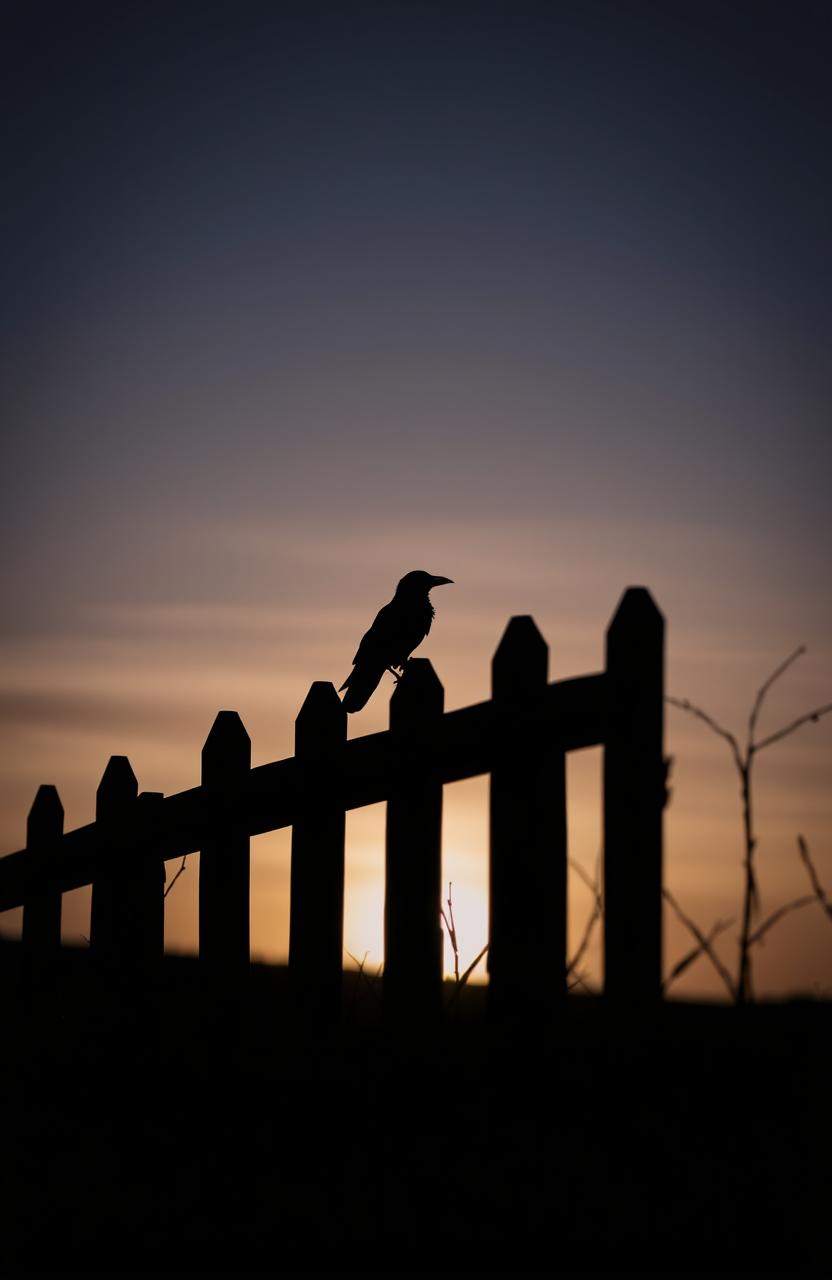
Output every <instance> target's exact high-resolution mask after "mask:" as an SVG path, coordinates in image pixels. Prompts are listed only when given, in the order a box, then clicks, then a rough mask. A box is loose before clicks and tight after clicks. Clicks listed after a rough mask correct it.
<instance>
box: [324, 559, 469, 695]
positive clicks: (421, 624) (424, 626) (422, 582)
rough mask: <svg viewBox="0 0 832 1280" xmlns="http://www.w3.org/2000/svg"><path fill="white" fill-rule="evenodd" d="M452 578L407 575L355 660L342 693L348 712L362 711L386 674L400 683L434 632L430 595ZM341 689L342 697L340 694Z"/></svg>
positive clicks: (417, 573)
mask: <svg viewBox="0 0 832 1280" xmlns="http://www.w3.org/2000/svg"><path fill="white" fill-rule="evenodd" d="M452 581H453V579H452V578H437V577H435V576H434V575H433V574H432V573H425V571H424V570H423V569H414V570H413V571H412V573H406V574H405V575H404V577H403V578H402V580H401V582H400V583H399V585H398V586H397V587H396V594H395V595H394V596H393V599H392V600H391V601H390V603H389V604H386V605H385V606H384V608H383V609H379V611H378V613H377V614H376V617H375V621H374V622H373V625H372V626H371V627H370V630H369V631H368V632H367V633H366V635H364V636H363V637H362V640H361V644H360V645H359V646H358V652H357V653H356V655H355V657H354V658H353V660H352V663H353V669H352V671H351V672H350V674H349V675H348V676H347V678H346V680H345V681H344V683H343V684H342V685H341V689H346V691H347V692H346V693H345V694H344V698H343V705H344V709H345V710H346V711H360V710H361V708H362V707H364V706H366V704H367V701H368V700H369V698H370V697H371V695H372V694H373V692H374V691H375V689H376V687H377V685H378V682H379V680H380V679H381V677H382V676H383V675H384V673H385V671H390V672H392V674H393V675H394V676H395V678H396V680H399V679H400V677H401V675H402V674H403V673H404V668H405V663H406V662H407V660H408V658H409V657H410V655H411V653H412V652H413V650H414V649H415V648H416V646H417V645H418V644H421V643H422V641H423V640H424V638H425V636H426V635H427V634H428V632H429V631H430V624H431V622H432V621H433V605H432V604H431V602H430V596H429V594H428V593H429V592H430V590H431V588H432V587H441V586H442V585H443V583H446V582H452ZM340 691H341V690H340V689H339V691H338V692H339V693H340Z"/></svg>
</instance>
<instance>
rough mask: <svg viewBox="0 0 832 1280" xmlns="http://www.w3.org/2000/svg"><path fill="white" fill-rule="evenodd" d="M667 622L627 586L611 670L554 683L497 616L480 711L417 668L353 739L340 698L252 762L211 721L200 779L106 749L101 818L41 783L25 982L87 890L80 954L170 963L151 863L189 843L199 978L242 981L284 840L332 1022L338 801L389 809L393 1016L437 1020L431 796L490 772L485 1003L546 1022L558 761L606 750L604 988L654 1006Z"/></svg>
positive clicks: (301, 1002)
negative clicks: (179, 787) (281, 833)
mask: <svg viewBox="0 0 832 1280" xmlns="http://www.w3.org/2000/svg"><path fill="white" fill-rule="evenodd" d="M663 686H664V620H663V618H662V615H661V614H660V612H659V611H658V609H657V608H656V606H655V604H654V602H653V600H652V598H651V596H650V594H649V592H648V591H647V590H645V589H644V588H642V587H633V588H630V589H629V590H628V591H626V592H625V594H624V596H623V597H622V600H621V602H620V604H619V607H618V609H617V611H616V613H615V615H614V617H613V619H612V621H611V623H610V626H609V628H608V630H607V637H606V668H605V670H604V671H603V672H600V673H598V674H594V675H587V676H581V677H579V678H576V679H570V680H560V681H555V682H554V683H549V680H548V647H547V645H546V643H545V641H544V639H543V637H542V636H541V634H540V632H539V631H538V629H537V627H536V625H535V623H534V621H533V619H532V618H531V617H528V616H524V617H514V618H512V619H511V621H510V622H509V624H508V626H507V628H506V630H505V633H504V635H503V638H502V640H501V642H500V645H499V647H498V648H497V651H496V653H495V655H494V659H493V663H492V696H491V699H490V701H488V702H482V703H478V704H476V705H474V706H469V707H464V708H462V709H460V710H457V711H451V712H444V691H443V687H442V685H441V683H440V682H439V680H438V678H437V676H436V674H435V672H434V670H433V667H432V666H431V664H430V662H428V661H426V660H424V659H412V660H411V661H410V663H409V664H408V666H407V670H406V674H405V676H404V678H403V679H402V680H401V681H400V682H399V684H398V685H397V686H396V689H395V691H394V693H393V695H392V698H391V700H390V727H389V729H388V730H386V731H385V732H382V733H375V734H370V735H367V736H365V737H360V738H356V739H353V740H352V741H349V742H348V741H347V725H346V714H345V712H344V710H343V707H342V705H341V702H340V700H339V698H338V695H337V694H336V692H335V688H334V686H333V685H332V684H330V683H327V682H323V681H316V682H315V683H314V684H313V685H312V687H311V688H310V690H309V694H308V696H307V698H306V700H305V702H304V704H303V706H302V708H301V710H300V713H299V715H298V717H297V720H296V722H295V754H294V756H293V757H290V758H289V759H286V760H279V761H276V762H274V763H272V764H266V765H261V766H259V767H258V768H256V769H252V768H251V743H250V740H249V737H248V734H247V733H246V730H245V728H244V727H243V724H242V721H241V720H240V717H239V716H238V715H237V713H236V712H234V711H220V712H219V714H218V715H217V718H216V720H215V722H214V725H213V728H212V729H211V732H210V734H209V735H208V739H207V741H206V743H205V746H204V748H203V751H202V782H201V785H200V786H199V787H194V788H193V789H191V790H189V791H183V792H180V793H179V794H176V795H171V796H163V795H162V794H161V793H152V792H145V793H142V794H139V793H138V784H137V781H136V777H135V775H134V773H133V770H132V769H131V767H130V764H129V761H128V760H127V758H126V757H125V756H113V757H112V758H111V759H110V762H109V764H108V765H107V768H106V770H105V772H104V776H103V777H102V779H101V783H100V786H99V788H98V792H97V799H96V818H95V822H93V823H90V824H89V825H88V826H84V827H80V828H78V829H76V830H74V831H69V832H67V833H64V832H63V817H64V815H63V808H62V805H61V802H60V799H59V797H58V793H57V791H56V789H55V787H53V786H42V787H40V789H39V790H38V793H37V796H36V798H35V801H34V804H33V806H32V809H31V812H30V814H29V820H28V826H27V845H26V848H25V849H23V850H20V851H19V852H17V853H13V854H9V855H8V856H7V857H5V858H3V859H0V911H5V910H9V909H12V908H15V907H20V906H22V907H23V930H22V940H21V941H22V954H23V958H24V970H25V972H28V973H29V974H35V975H43V974H47V973H48V972H50V968H53V967H54V965H55V963H56V960H57V956H58V954H59V950H60V930H61V895H62V894H63V893H66V892H68V891H69V890H72V889H78V888H80V887H82V886H84V885H92V905H91V921H90V944H91V949H92V952H93V955H94V956H96V957H97V958H98V959H99V960H100V961H101V963H102V964H103V965H104V966H105V967H106V966H108V965H109V966H112V967H113V968H114V969H117V968H118V966H119V965H120V964H122V963H125V964H126V963H130V964H133V965H135V963H136V961H137V959H139V960H142V961H144V962H147V963H152V962H154V961H155V959H158V958H160V957H161V955H162V952H163V949H164V882H165V874H164V863H165V862H168V861H170V860H171V859H181V858H182V857H183V855H185V854H189V853H192V852H196V851H199V853H200V862H199V956H200V962H201V968H202V972H203V973H204V974H205V975H206V977H208V976H210V975H213V976H214V977H216V978H217V979H221V980H222V981H223V982H224V983H226V984H232V985H233V984H234V983H236V982H237V981H238V980H239V979H240V978H241V977H242V976H243V975H244V974H245V972H246V970H247V968H248V965H249V879H250V877H249V842H250V839H251V837H252V836H256V835H261V834H263V833H264V832H267V831H274V830H277V829H278V828H281V827H286V826H291V827H292V861H291V906H290V913H291V914H290V943H289V976H290V988H291V990H292V992H293V996H294V1002H295V1007H296V1009H300V1010H305V1011H306V1012H307V1014H308V1015H309V1016H310V1017H312V1018H314V1019H316V1020H317V1019H333V1018H337V1016H338V1012H339V1010H340V1004H341V989H342V961H343V914H344V910H343V908H344V834H345V813H346V810H348V809H355V808H360V807H361V806H363V805H369V804H375V803H377V802H379V801H386V803H387V826H386V860H385V908H384V912H385V914H384V929H385V943H384V946H385V955H384V978H383V984H384V986H383V991H384V1006H385V1011H386V1012H387V1013H389V1014H390V1015H392V1016H393V1017H394V1018H395V1017H401V1018H406V1019H417V1020H418V1019H420V1018H424V1017H427V1018H431V1017H434V1016H435V1015H436V1014H437V1012H438V1010H439V1008H440V1003H441V984H442V935H441V928H440V918H439V906H440V900H441V826H442V789H443V785H444V784H445V783H449V782H458V781H460V780H461V779H464V778H471V777H475V776H477V775H480V774H485V773H487V774H490V780H491V786H490V801H489V804H490V907H489V934H488V942H489V953H488V971H489V1010H490V1013H491V1014H492V1015H493V1016H498V1017H499V1016H501V1015H504V1014H507V1013H513V1012H520V1011H522V1010H523V1009H526V1010H529V1011H530V1010H532V1009H533V1010H534V1012H535V1016H536V1017H546V1016H548V1015H555V1014H556V1013H557V1011H558V1009H559V1008H561V1007H562V1005H563V997H564V995H565V991H566V888H567V848H566V787H565V756H566V752H567V751H574V750H578V749H580V748H582V747H593V746H602V747H603V749H604V771H603V806H604V862H603V898H604V917H603V938H604V993H605V995H606V996H607V997H609V998H610V999H611V1000H613V1001H615V1002H616V1003H622V1002H626V1003H644V1002H653V1001H656V1000H658V999H659V998H660V993H661V979H662V910H661V889H662V810H663V807H664V801H665V786H664V783H665V762H664V753H663V719H664V717H663V701H664V697H663V694H664V689H663Z"/></svg>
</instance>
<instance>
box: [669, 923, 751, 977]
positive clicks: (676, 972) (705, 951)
mask: <svg viewBox="0 0 832 1280" xmlns="http://www.w3.org/2000/svg"><path fill="white" fill-rule="evenodd" d="M733 923H734V921H733V920H717V922H716V924H715V925H712V927H711V931H710V933H709V934H708V936H707V937H706V938H703V941H702V942H700V943H697V945H696V946H695V947H691V949H690V951H687V952H686V953H685V955H683V956H682V959H681V960H678V961H677V962H676V964H675V965H674V966H673V968H672V969H671V971H670V973H669V974H668V976H667V977H666V978H665V980H664V982H663V983H662V992H665V991H667V988H668V987H669V986H670V984H671V982H675V981H676V979H677V978H678V977H679V976H680V974H683V973H684V972H685V970H686V969H688V968H690V966H691V965H692V964H693V962H694V960H698V959H699V957H700V956H702V955H710V956H711V957H712V952H711V950H710V948H711V944H712V942H713V940H714V938H716V937H717V936H718V935H719V934H720V933H723V932H724V931H725V930H726V929H730V927H731V925H732V924H733ZM703 943H704V944H707V945H703ZM726 972H727V970H726Z"/></svg>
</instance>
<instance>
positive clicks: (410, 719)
mask: <svg viewBox="0 0 832 1280" xmlns="http://www.w3.org/2000/svg"><path fill="white" fill-rule="evenodd" d="M444 708H445V687H444V685H443V684H442V681H441V680H440V679H439V676H438V675H437V674H436V672H435V671H434V669H433V664H432V663H431V662H430V661H429V660H428V659H427V658H411V659H410V661H409V662H408V663H407V666H406V667H405V670H404V675H403V676H402V678H401V679H400V680H399V682H398V684H397V685H396V687H395V689H394V690H393V696H392V698H391V699H390V728H391V729H397V728H400V727H403V726H405V725H407V726H411V725H414V724H419V723H423V722H425V721H430V720H433V719H435V718H437V717H439V716H441V715H442V712H443V710H444Z"/></svg>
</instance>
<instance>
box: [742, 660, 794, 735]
mask: <svg viewBox="0 0 832 1280" xmlns="http://www.w3.org/2000/svg"><path fill="white" fill-rule="evenodd" d="M805 652H806V646H805V644H802V645H801V646H800V648H799V649H795V651H794V653H791V654H789V656H788V658H786V660H785V662H781V663H780V666H779V667H778V668H777V670H776V671H772V673H771V675H770V676H769V678H768V680H765V681H764V682H763V684H761V685H760V688H759V689H758V690H757V696H756V698H755V699H754V706H753V707H752V708H751V715H750V716H749V717H748V746H749V749H750V748H751V744H752V743H753V741H754V730H755V729H756V727H757V717H758V716H759V714H760V708H761V707H762V705H763V699H764V698H765V696H766V694H767V693H768V691H769V689H770V688H771V686H772V685H773V684H774V682H775V680H779V678H780V676H782V674H783V672H784V671H787V670H788V668H789V667H790V666H791V665H792V663H793V662H796V661H797V659H798V658H799V657H801V656H802V654H804V653H805Z"/></svg>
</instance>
